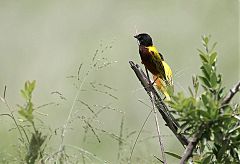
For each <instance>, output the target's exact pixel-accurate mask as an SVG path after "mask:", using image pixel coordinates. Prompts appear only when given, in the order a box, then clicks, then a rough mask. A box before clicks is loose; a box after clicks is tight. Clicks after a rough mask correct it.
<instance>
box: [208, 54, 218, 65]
mask: <svg viewBox="0 0 240 164" xmlns="http://www.w3.org/2000/svg"><path fill="white" fill-rule="evenodd" d="M216 60H217V53H216V52H214V53H212V54H210V61H209V62H210V63H209V64H211V65H214V64H215V62H216Z"/></svg>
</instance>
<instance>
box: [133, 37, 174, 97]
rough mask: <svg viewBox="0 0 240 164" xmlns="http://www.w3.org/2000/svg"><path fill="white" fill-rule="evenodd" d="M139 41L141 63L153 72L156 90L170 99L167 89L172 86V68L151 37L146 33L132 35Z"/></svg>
mask: <svg viewBox="0 0 240 164" xmlns="http://www.w3.org/2000/svg"><path fill="white" fill-rule="evenodd" d="M134 37H135V38H136V39H137V40H138V43H139V54H140V57H141V60H142V64H144V66H145V67H146V69H147V70H149V71H150V72H151V73H152V74H153V81H154V83H155V84H156V87H157V89H158V90H160V92H161V93H163V95H165V98H166V100H168V101H169V100H171V98H170V95H169V93H168V91H167V88H168V87H169V86H171V87H172V86H173V78H172V70H171V68H170V66H169V65H168V64H167V63H166V62H165V60H164V58H163V55H162V54H161V53H159V51H158V50H157V48H156V47H155V46H154V45H153V41H152V38H151V37H150V35H149V34H147V33H140V34H138V35H135V36H134Z"/></svg>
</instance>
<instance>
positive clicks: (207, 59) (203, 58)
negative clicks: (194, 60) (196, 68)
mask: <svg viewBox="0 0 240 164" xmlns="http://www.w3.org/2000/svg"><path fill="white" fill-rule="evenodd" d="M199 55H200V57H201V59H202V61H203V63H208V61H209V57H208V56H207V55H205V54H199Z"/></svg>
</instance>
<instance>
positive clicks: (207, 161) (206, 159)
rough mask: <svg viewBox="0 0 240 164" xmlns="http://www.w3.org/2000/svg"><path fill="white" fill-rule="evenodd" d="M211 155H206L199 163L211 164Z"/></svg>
mask: <svg viewBox="0 0 240 164" xmlns="http://www.w3.org/2000/svg"><path fill="white" fill-rule="evenodd" d="M211 159H212V155H208V156H207V157H205V158H203V160H202V161H201V163H203V164H204V163H211Z"/></svg>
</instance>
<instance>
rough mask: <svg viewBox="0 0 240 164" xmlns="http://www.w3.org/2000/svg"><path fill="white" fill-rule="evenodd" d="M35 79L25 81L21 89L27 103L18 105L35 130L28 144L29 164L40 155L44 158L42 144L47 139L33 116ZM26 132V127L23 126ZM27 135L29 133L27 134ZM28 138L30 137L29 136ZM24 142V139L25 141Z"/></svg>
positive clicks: (27, 158) (22, 114)
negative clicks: (38, 128)
mask: <svg viewBox="0 0 240 164" xmlns="http://www.w3.org/2000/svg"><path fill="white" fill-rule="evenodd" d="M35 83H36V82H35V81H32V82H30V81H27V82H25V86H24V89H22V90H21V94H22V97H23V98H24V100H25V104H24V105H23V106H21V105H18V107H19V111H18V113H19V114H20V115H21V116H22V117H23V118H24V119H25V120H26V121H27V122H29V123H30V124H31V126H32V128H33V132H32V134H31V140H30V141H28V143H24V144H26V147H27V149H28V150H27V154H26V156H25V160H26V163H28V164H33V163H35V161H36V160H37V159H38V158H39V157H40V158H42V152H43V149H42V145H43V143H44V141H45V140H46V136H44V135H42V133H41V132H39V131H38V130H37V129H36V127H35V124H34V119H33V118H34V116H33V111H34V108H33V107H34V105H33V102H32V93H33V90H34V88H35ZM23 130H24V132H25V129H24V128H23ZM25 134H26V133H25ZM26 137H27V134H26ZM27 140H28V137H27ZM23 142H24V141H23Z"/></svg>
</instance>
